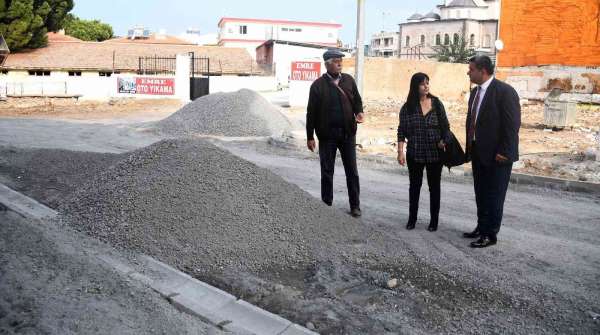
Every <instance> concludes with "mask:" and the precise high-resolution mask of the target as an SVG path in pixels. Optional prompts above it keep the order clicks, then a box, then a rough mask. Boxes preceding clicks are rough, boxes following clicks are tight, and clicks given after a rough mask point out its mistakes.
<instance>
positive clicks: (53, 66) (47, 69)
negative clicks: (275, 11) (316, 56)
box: [0, 33, 276, 99]
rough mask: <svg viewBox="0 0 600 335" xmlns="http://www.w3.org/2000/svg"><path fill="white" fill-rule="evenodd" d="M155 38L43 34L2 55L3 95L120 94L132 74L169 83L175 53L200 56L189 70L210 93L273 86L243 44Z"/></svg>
mask: <svg viewBox="0 0 600 335" xmlns="http://www.w3.org/2000/svg"><path fill="white" fill-rule="evenodd" d="M148 36H150V34H148ZM158 41H163V42H164V41H165V40H162V39H158ZM158 41H157V40H155V39H152V38H141V39H133V40H129V41H126V40H123V39H117V40H109V41H104V42H87V41H81V40H78V39H76V38H73V37H70V36H66V35H62V34H56V33H49V34H48V46H46V47H43V48H39V49H32V50H24V51H21V52H17V53H12V54H9V55H8V56H7V57H6V60H5V62H4V64H3V65H2V66H1V67H0V83H5V89H4V90H5V92H6V93H7V94H8V96H32V97H36V96H56V97H71V96H73V97H84V98H90V99H105V98H109V97H123V96H128V95H127V94H122V92H121V90H120V89H119V91H117V90H116V88H117V82H118V81H123V80H129V82H131V80H132V78H133V79H136V78H140V77H141V78H142V79H143V80H147V81H150V82H151V81H152V80H154V79H156V78H158V79H162V78H166V82H171V81H172V80H175V79H174V78H175V77H176V72H177V68H179V67H180V66H179V64H178V59H179V58H180V55H184V56H189V55H190V54H191V53H193V54H194V56H195V57H196V58H202V59H199V60H198V62H194V63H195V64H194V66H195V67H193V69H194V72H195V73H196V76H198V77H202V76H206V75H210V80H211V82H210V89H211V92H214V91H224V90H228V89H234V88H242V87H252V88H254V89H256V90H260V89H262V87H268V89H275V88H276V84H275V79H274V77H272V76H265V75H268V74H270V73H265V72H264V71H263V69H262V67H260V66H258V65H257V64H256V62H255V61H254V59H253V57H251V56H250V54H248V52H247V51H246V49H244V48H224V47H219V46H197V45H193V44H189V43H188V44H179V43H177V44H173V43H159V42H158ZM166 41H170V40H169V39H166ZM171 42H172V41H171ZM203 61H204V62H203ZM190 63H191V62H190V61H189V60H188V61H187V63H183V64H182V65H183V66H181V67H182V68H185V67H186V66H188V67H189V66H190ZM196 63H198V64H196ZM203 65H206V66H203ZM188 72H189V71H188ZM189 76H190V74H189V73H188V74H187V78H184V81H187V83H186V84H185V85H189V82H190V79H189ZM136 80H137V79H136ZM140 80H141V79H140ZM169 80H171V81H169ZM263 84H264V85H263ZM185 85H180V84H173V85H171V87H170V88H173V87H174V88H175V90H178V89H179V88H181V87H185ZM257 87H258V88H257ZM167 88H169V87H167ZM265 90H266V88H265ZM180 91H181V90H180ZM188 94H189V92H188ZM183 96H185V94H183ZM145 97H148V95H145Z"/></svg>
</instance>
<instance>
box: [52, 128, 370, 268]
mask: <svg viewBox="0 0 600 335" xmlns="http://www.w3.org/2000/svg"><path fill="white" fill-rule="evenodd" d="M59 210H60V212H61V213H62V214H61V215H62V219H63V220H65V221H66V222H67V223H69V224H71V225H73V226H75V227H76V228H78V229H80V230H83V231H85V232H87V233H89V234H91V235H93V236H96V237H99V238H100V239H102V240H104V241H108V242H110V243H111V244H113V245H116V246H119V247H125V248H127V249H133V250H136V251H140V252H143V253H146V254H149V255H153V256H155V257H157V258H160V259H162V260H163V261H166V262H168V263H170V264H175V265H177V266H179V267H180V268H182V269H187V270H188V271H189V270H193V271H194V272H198V269H201V270H200V272H202V270H204V271H214V270H219V269H226V268H227V269H240V270H244V269H246V270H259V269H264V268H273V267H276V268H284V269H285V268H296V267H305V266H307V265H309V264H312V263H313V262H314V261H315V260H319V259H328V258H329V257H331V254H332V252H331V250H336V249H338V248H339V246H338V247H336V246H335V245H332V244H333V243H338V244H339V243H342V244H346V243H348V241H352V240H353V239H356V238H357V237H364V235H365V232H364V231H363V230H364V228H363V227H362V226H361V225H360V224H359V221H358V220H355V219H352V218H351V217H350V216H348V215H346V214H343V213H341V212H339V211H336V210H335V209H332V208H330V207H327V206H325V205H323V204H322V203H321V202H320V201H318V200H317V199H315V198H313V197H311V196H310V195H309V194H307V193H306V192H304V191H302V190H301V189H300V188H299V187H297V186H295V185H292V184H290V183H288V182H286V181H284V180H283V179H282V178H281V177H279V176H277V175H275V174H273V173H272V172H270V171H268V170H266V169H262V168H259V167H257V166H255V165H254V164H252V163H250V162H247V161H245V160H243V159H241V158H238V157H236V156H234V155H232V154H231V153H229V152H227V151H225V150H223V149H219V148H217V147H216V146H214V145H212V144H210V143H209V142H207V141H204V140H197V139H196V140H192V139H177V140H164V141H161V142H158V143H155V144H153V145H151V146H149V147H146V148H143V149H140V150H137V151H134V152H132V153H131V154H129V155H123V159H122V160H121V161H119V162H118V163H116V164H115V165H113V166H111V167H110V168H108V169H107V170H106V171H104V172H103V173H101V174H99V175H98V176H96V177H95V178H94V179H93V180H91V181H90V182H89V183H88V184H86V185H85V186H84V187H82V188H81V189H79V190H77V191H76V192H75V193H73V194H72V195H71V197H70V199H68V201H67V202H66V203H65V204H64V205H63V206H61V207H60V208H59Z"/></svg>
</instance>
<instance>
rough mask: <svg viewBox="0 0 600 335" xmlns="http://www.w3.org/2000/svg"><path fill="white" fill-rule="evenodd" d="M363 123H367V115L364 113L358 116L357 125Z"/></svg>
mask: <svg viewBox="0 0 600 335" xmlns="http://www.w3.org/2000/svg"><path fill="white" fill-rule="evenodd" d="M363 122H365V114H364V113H358V114H356V123H363Z"/></svg>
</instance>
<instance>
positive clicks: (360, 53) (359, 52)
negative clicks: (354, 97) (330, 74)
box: [355, 0, 366, 96]
mask: <svg viewBox="0 0 600 335" xmlns="http://www.w3.org/2000/svg"><path fill="white" fill-rule="evenodd" d="M365 1H366V0H357V5H358V6H357V19H356V59H355V69H356V70H355V71H356V73H355V74H356V86H357V87H358V92H359V93H360V95H361V96H362V95H363V74H364V73H363V72H364V64H365Z"/></svg>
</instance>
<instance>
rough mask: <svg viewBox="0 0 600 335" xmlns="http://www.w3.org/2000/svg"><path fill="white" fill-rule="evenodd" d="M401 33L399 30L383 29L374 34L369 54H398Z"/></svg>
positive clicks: (387, 55) (381, 55)
mask: <svg viewBox="0 0 600 335" xmlns="http://www.w3.org/2000/svg"><path fill="white" fill-rule="evenodd" d="M399 41H400V35H399V33H398V32H396V31H394V32H387V31H382V32H380V33H377V34H373V36H372V37H371V44H370V46H369V56H371V57H392V56H398V50H399V48H400V45H399Z"/></svg>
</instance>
